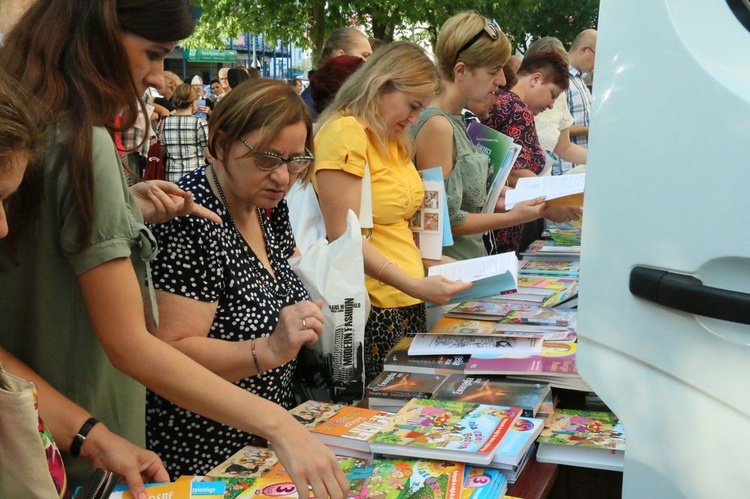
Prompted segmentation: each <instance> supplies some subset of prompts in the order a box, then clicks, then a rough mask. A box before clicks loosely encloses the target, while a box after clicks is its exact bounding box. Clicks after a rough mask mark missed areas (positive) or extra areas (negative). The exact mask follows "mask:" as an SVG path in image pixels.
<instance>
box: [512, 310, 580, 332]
mask: <svg viewBox="0 0 750 499" xmlns="http://www.w3.org/2000/svg"><path fill="white" fill-rule="evenodd" d="M577 317H578V312H576V311H571V310H555V309H550V308H541V307H540V308H530V309H527V310H511V311H510V312H508V314H507V315H506V316H505V317H503V319H502V320H500V324H501V325H504V324H534V325H541V326H569V325H571V324H573V323H575V321H576V318H577ZM499 327H502V326H499Z"/></svg>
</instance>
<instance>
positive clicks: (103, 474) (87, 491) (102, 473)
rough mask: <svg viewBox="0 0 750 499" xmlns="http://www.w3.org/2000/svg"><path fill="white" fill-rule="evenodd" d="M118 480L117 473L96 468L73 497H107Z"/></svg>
mask: <svg viewBox="0 0 750 499" xmlns="http://www.w3.org/2000/svg"><path fill="white" fill-rule="evenodd" d="M119 481H120V476H119V475H117V474H115V473H112V472H111V471H107V470H103V469H101V468H97V469H96V470H94V473H93V474H92V475H91V478H90V479H89V482H88V483H87V484H86V486H85V487H84V488H82V489H81V490H80V491H79V492H78V493H77V494H76V495H75V496H74V499H107V498H108V497H109V496H110V494H111V493H112V489H114V488H115V485H117V482H119Z"/></svg>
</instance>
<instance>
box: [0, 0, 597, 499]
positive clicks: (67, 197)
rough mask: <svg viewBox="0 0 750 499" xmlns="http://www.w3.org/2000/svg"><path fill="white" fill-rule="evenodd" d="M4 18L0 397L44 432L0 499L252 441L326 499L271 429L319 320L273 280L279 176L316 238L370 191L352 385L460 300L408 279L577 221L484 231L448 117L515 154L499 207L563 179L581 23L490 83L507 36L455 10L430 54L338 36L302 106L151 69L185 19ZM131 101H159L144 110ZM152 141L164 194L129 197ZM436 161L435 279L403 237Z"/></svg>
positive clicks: (42, 4)
mask: <svg viewBox="0 0 750 499" xmlns="http://www.w3.org/2000/svg"><path fill="white" fill-rule="evenodd" d="M26 4H28V5H24V8H25V13H23V9H22V12H19V13H18V20H17V22H15V24H14V25H11V26H3V29H4V30H5V33H4V36H3V40H2V46H1V47H0V94H2V99H0V129H2V130H3V133H2V134H0V200H2V201H3V203H2V207H0V237H2V238H3V239H2V242H0V276H1V279H2V285H1V286H0V301H1V302H2V304H3V306H2V307H0V321H2V323H3V327H4V333H3V335H2V339H0V347H1V348H0V362H2V367H0V396H2V395H3V394H6V393H9V392H12V390H13V386H15V385H13V383H12V381H13V380H15V379H26V380H30V381H32V382H33V383H34V384H35V385H36V393H38V414H39V417H40V418H41V420H43V421H44V425H41V424H40V425H39V426H38V428H39V429H45V431H44V432H43V433H44V434H46V435H48V437H49V436H51V438H47V439H46V440H45V439H44V438H42V439H41V441H43V442H45V445H46V446H47V450H46V451H44V450H42V452H44V456H45V458H49V459H47V460H48V462H49V470H47V474H48V475H47V476H46V477H45V479H43V480H29V477H28V470H27V469H24V468H23V467H22V466H23V463H22V460H18V461H17V462H16V463H13V462H7V461H2V466H3V467H4V469H3V470H2V473H1V474H0V475H1V476H0V496H2V497H6V496H7V497H50V496H49V495H45V494H49V490H53V491H55V492H54V493H55V494H56V495H59V496H61V497H62V496H64V494H65V493H66V489H67V491H68V492H69V491H70V485H75V484H81V483H83V482H85V480H86V478H87V476H88V474H90V472H91V467H102V468H106V469H108V470H111V471H114V472H116V473H118V474H120V475H121V476H123V477H124V479H125V480H126V481H127V483H128V484H129V485H130V486H131V488H132V490H133V492H134V493H135V495H136V497H139V499H140V498H141V497H145V489H144V481H154V480H155V481H165V480H168V479H170V478H171V479H176V478H177V477H179V476H181V475H189V474H205V473H206V472H207V471H209V470H210V469H212V468H213V467H215V466H216V465H217V464H219V463H220V462H221V461H223V460H224V459H225V458H226V457H227V456H228V455H230V454H232V453H234V452H236V451H237V450H239V449H240V448H241V447H243V446H244V445H247V444H249V443H253V442H263V443H270V444H271V445H272V446H273V448H274V450H275V452H276V454H277V455H278V457H279V459H280V460H281V462H282V463H283V465H284V466H285V468H286V470H287V471H288V472H289V474H290V476H291V478H292V480H293V481H294V483H295V485H296V487H297V490H298V491H299V494H300V497H306V495H307V493H308V492H307V491H308V490H309V491H310V492H312V493H313V494H314V495H315V497H332V498H341V497H345V495H346V491H347V490H348V485H347V483H346V480H345V478H344V476H343V474H342V472H341V470H340V468H339V466H338V463H337V461H336V458H335V456H334V455H333V454H332V453H331V452H330V451H329V450H328V449H327V448H326V447H325V446H323V445H322V444H320V443H319V442H318V441H317V440H316V439H315V438H313V437H312V436H311V435H310V434H309V433H308V432H307V430H305V429H304V428H303V427H302V426H301V425H300V424H299V423H298V422H297V421H296V420H295V419H294V418H293V417H291V416H290V415H289V413H288V412H287V409H289V408H291V407H293V406H294V405H295V403H296V402H298V401H295V399H294V396H293V384H294V372H295V369H296V365H297V364H296V358H297V355H298V353H299V351H300V349H301V348H303V347H304V346H305V345H311V344H313V343H315V342H316V341H318V339H319V337H320V335H321V333H322V331H323V315H322V313H321V307H322V306H323V303H322V302H320V301H315V302H313V301H311V300H310V298H309V296H308V293H307V291H306V290H305V288H304V286H303V285H302V283H301V281H300V280H299V279H298V278H297V277H296V275H295V274H294V272H293V271H292V270H291V267H290V265H289V263H288V259H289V258H290V257H292V256H294V255H297V254H299V251H298V249H297V247H296V243H295V234H294V233H293V231H292V225H291V223H290V212H289V207H288V206H287V203H286V201H285V196H286V195H287V193H288V192H289V190H290V188H291V187H292V185H293V184H295V183H303V184H304V183H312V185H313V186H314V188H315V190H316V192H317V196H318V200H319V203H320V208H321V212H322V217H323V222H324V225H325V231H326V234H327V237H328V239H329V240H334V239H336V238H337V237H338V236H340V235H341V234H342V233H344V231H345V230H346V218H347V215H346V214H347V212H348V210H350V209H351V210H353V211H355V212H358V211H359V209H360V206H361V202H362V192H363V189H369V190H370V192H371V199H372V201H371V202H372V215H373V228H372V229H371V230H369V231H367V232H366V233H363V235H364V236H366V237H365V238H364V239H363V250H362V251H363V259H364V271H365V274H366V283H365V284H366V287H367V291H368V294H369V296H370V301H371V304H372V307H371V311H370V315H369V318H368V321H367V325H366V329H365V352H364V354H365V358H364V360H365V377H366V380H367V381H368V382H369V381H371V380H372V379H374V378H375V377H376V376H377V375H378V374H379V373H380V371H381V370H382V368H383V362H384V357H385V354H386V353H387V352H388V351H389V350H390V348H391V347H392V346H393V345H394V344H395V343H396V342H397V341H398V340H399V339H400V338H401V337H402V336H403V335H405V334H411V333H416V332H422V331H424V330H425V329H426V309H425V302H432V303H436V304H445V303H448V302H449V301H450V299H451V298H452V297H453V296H455V295H456V294H458V293H460V292H462V291H465V290H466V289H468V288H469V287H470V286H471V284H469V283H463V282H461V281H451V280H449V279H446V278H444V277H439V276H432V277H426V272H425V269H426V267H429V266H430V265H433V264H436V263H442V262H446V261H450V260H452V259H468V258H474V257H478V256H484V255H487V254H490V253H493V252H502V251H518V250H519V249H520V244H521V242H520V241H521V233H522V232H523V231H525V230H532V229H531V228H530V225H529V224H528V223H529V222H534V221H538V220H541V219H544V218H547V219H550V220H553V221H564V220H575V219H577V218H579V217H580V216H581V210H580V209H577V208H551V207H548V206H547V205H546V203H545V201H544V199H543V198H539V199H534V200H530V201H527V202H523V203H518V204H517V206H516V207H515V208H513V209H512V210H510V211H507V212H506V211H505V210H504V209H503V207H502V204H501V203H498V207H497V209H496V211H495V213H489V214H487V213H482V205H483V203H484V199H485V198H486V195H487V188H488V186H487V181H488V177H489V164H488V159H487V156H486V155H484V153H482V152H480V151H478V150H477V148H476V147H475V146H474V145H473V144H472V142H471V140H470V139H469V136H468V134H467V131H466V122H465V118H466V116H469V117H470V119H471V120H479V121H482V122H483V123H485V124H487V125H488V126H491V127H492V128H495V129H496V130H498V131H501V132H503V133H506V134H508V135H509V136H511V137H512V138H513V139H514V140H516V141H517V142H518V143H519V144H521V145H522V146H523V152H522V154H521V156H520V158H519V161H518V162H517V163H516V164H515V165H514V167H513V168H514V172H513V175H511V177H510V179H509V188H512V187H513V185H514V183H515V181H517V179H518V178H520V177H522V176H533V175H539V174H543V172H544V170H545V169H549V168H548V166H549V164H550V163H552V162H554V161H556V160H557V158H558V157H559V158H562V160H569V161H573V162H575V163H585V160H586V151H585V144H583V145H582V144H574V143H573V142H575V139H577V138H585V136H586V134H587V133H588V126H589V121H588V113H589V109H588V108H589V106H590V102H591V100H590V93H587V92H589V90H588V88H587V87H585V85H583V83H582V80H581V85H583V87H580V85H579V81H578V80H579V79H580V78H581V74H582V73H584V72H590V71H591V70H592V69H593V59H594V54H595V43H596V32H595V31H594V30H586V31H584V32H583V33H582V34H581V35H579V37H578V38H577V39H576V40H575V41H574V43H573V45H572V46H571V48H570V50H569V51H568V52H565V50H564V49H563V48H562V44H561V43H560V42H559V40H556V39H554V38H550V37H547V38H543V39H541V40H539V41H537V42H535V44H534V45H532V47H531V48H530V49H529V50H528V51H527V53H526V54H525V55H524V57H523V59H522V60H521V61H520V66H518V67H517V69H510V67H511V65H512V62H513V59H512V57H511V44H510V41H509V40H508V38H507V36H506V35H505V34H504V33H503V31H502V29H501V26H500V25H499V24H498V23H497V22H495V21H492V20H490V19H488V18H485V17H484V16H482V15H480V14H478V13H476V12H462V13H459V14H456V15H455V16H453V17H451V18H450V19H449V20H448V21H447V22H446V23H445V24H444V25H443V26H442V28H441V30H440V32H439V34H438V39H437V45H436V47H435V60H434V61H433V60H432V59H431V57H430V56H429V55H428V53H427V52H426V51H425V50H424V49H423V48H421V47H420V46H418V45H416V44H413V43H410V42H393V43H387V44H382V46H379V47H378V48H376V49H375V48H373V45H371V41H370V40H369V39H368V38H367V37H366V36H365V35H364V34H363V33H362V32H361V31H359V30H356V29H353V28H342V29H340V30H337V31H336V32H334V34H333V35H332V36H331V38H330V39H329V40H328V42H327V43H326V46H325V50H324V52H323V56H322V57H321V60H320V61H319V65H318V68H317V72H316V73H315V75H313V76H311V78H310V85H309V87H308V88H303V87H304V85H302V84H301V82H300V81H292V82H288V83H287V82H284V81H279V80H271V79H264V78H259V77H258V75H254V74H251V73H252V72H251V71H247V70H246V68H238V67H235V68H226V70H221V71H219V74H218V78H217V79H215V80H212V81H211V82H210V90H211V91H210V92H206V90H205V88H204V81H203V79H202V78H201V77H200V76H199V75H195V76H193V77H191V78H190V79H189V80H187V81H185V82H183V80H182V79H180V78H179V77H178V76H177V75H174V74H173V73H172V74H169V73H165V72H164V71H163V62H164V58H165V57H166V56H167V54H169V52H170V51H171V50H172V49H173V48H174V47H175V45H176V44H177V43H178V42H179V41H180V40H182V39H184V38H186V37H187V36H189V35H190V34H191V33H192V32H193V30H194V28H195V21H194V19H193V17H192V14H191V11H190V9H189V6H188V4H187V2H185V1H184V0H160V1H158V2H157V1H155V0H76V1H73V2H56V1H55V0H34V1H30V2H26ZM161 19H170V20H171V22H170V23H169V24H164V23H162V22H160V21H159V20H161ZM94 28H96V29H94ZM378 44H379V43H378ZM379 45H380V44H379ZM151 87H153V88H156V89H158V90H159V92H160V94H161V95H162V96H163V97H162V98H161V100H154V101H151V100H149V102H146V101H145V100H144V95H149V92H148V89H149V88H151ZM579 87H580V88H579ZM11 96H12V98H11ZM568 101H569V103H570V106H567V105H565V104H566V103H567V102H568ZM566 111H567V112H566ZM200 113H202V115H201V114H200ZM581 115H582V116H583V117H582V118H581V117H580V116H581ZM537 122H538V123H544V125H543V128H542V126H540V127H539V130H538V127H537V126H536V123H537ZM542 129H543V130H544V131H542ZM156 135H158V140H159V141H160V142H161V143H162V145H163V146H164V148H165V151H166V158H167V164H168V165H170V166H169V167H168V168H167V175H168V177H167V180H165V181H146V182H138V179H139V175H140V174H141V173H142V171H143V170H142V168H143V163H142V161H141V157H142V156H143V153H144V151H146V152H147V149H148V148H147V147H145V146H146V145H148V144H150V142H151V141H152V140H155V136H156ZM550 155H552V156H553V158H550V159H548V156H550ZM436 166H439V167H441V168H442V171H443V176H444V179H445V185H446V192H447V201H448V208H449V223H450V226H451V230H452V231H453V234H454V236H455V244H454V245H453V246H451V247H446V248H445V251H444V254H445V256H444V258H443V260H441V261H432V260H425V259H423V258H422V256H421V254H420V250H419V248H418V246H417V244H416V243H415V240H414V238H413V236H412V232H411V230H410V227H409V220H410V218H411V217H412V216H413V215H414V213H415V212H416V211H417V210H418V209H419V208H420V207H421V206H422V203H423V199H424V189H423V186H422V181H421V179H420V176H419V170H423V169H427V168H432V167H436ZM563 169H564V167H558V168H557V171H556V172H555V173H561V172H562V170H563ZM128 179H130V181H131V183H132V185H129V181H128ZM32 423H33V425H34V427H35V428H37V423H36V421H33V422H32ZM2 424H5V422H4V420H3V419H2V418H0V425H2ZM0 433H1V434H2V435H3V439H4V440H5V439H8V438H10V439H12V438H13V435H12V434H10V433H8V432H7V429H4V428H0ZM40 447H41V443H40ZM57 448H59V449H60V450H62V451H63V452H62V454H63V457H64V459H63V461H64V468H63V465H62V462H63V461H61V460H60V459H59V458H57V457H56V456H59V453H58V451H57ZM147 449H148V450H147ZM32 451H33V449H32ZM79 457H80V458H82V460H83V461H85V463H82V462H81V459H76V458H79ZM82 464H83V465H82ZM5 467H7V468H8V469H7V470H6V469H5ZM40 484H41V485H40ZM31 485H34V486H35V487H41V488H39V489H37V490H35V491H33V492H30V487H31ZM45 487H46V488H45Z"/></svg>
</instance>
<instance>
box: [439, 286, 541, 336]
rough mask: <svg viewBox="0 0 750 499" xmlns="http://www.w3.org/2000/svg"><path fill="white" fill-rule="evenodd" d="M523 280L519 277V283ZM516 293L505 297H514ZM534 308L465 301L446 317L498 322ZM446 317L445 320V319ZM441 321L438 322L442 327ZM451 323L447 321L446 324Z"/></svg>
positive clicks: (510, 304) (447, 313) (446, 314)
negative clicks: (513, 313) (516, 312)
mask: <svg viewBox="0 0 750 499" xmlns="http://www.w3.org/2000/svg"><path fill="white" fill-rule="evenodd" d="M520 282H521V278H520V277H519V283H520ZM513 294H514V293H510V294H508V295H503V296H512V295H513ZM531 308H533V306H531V305H517V304H513V303H495V302H490V301H481V300H469V301H465V302H463V303H461V304H459V305H458V306H456V307H454V308H452V309H450V310H449V311H448V312H446V313H445V317H447V318H451V317H455V318H461V319H478V320H484V321H488V322H489V321H498V320H500V319H502V318H503V317H505V316H506V315H508V312H510V311H512V310H528V309H531ZM445 317H444V318H445ZM444 318H443V319H444ZM441 322H442V319H441V321H439V322H438V325H440V323H441ZM448 323H450V321H446V324H448Z"/></svg>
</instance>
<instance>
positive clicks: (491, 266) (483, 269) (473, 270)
mask: <svg viewBox="0 0 750 499" xmlns="http://www.w3.org/2000/svg"><path fill="white" fill-rule="evenodd" d="M427 275H430V276H433V275H441V276H443V277H447V278H448V279H450V280H452V281H457V280H461V281H464V282H473V283H474V285H473V286H472V287H471V288H469V289H468V290H466V291H464V292H462V293H459V294H457V295H455V296H454V297H453V298H451V303H461V302H465V301H468V300H473V299H476V298H481V297H484V296H495V295H500V294H503V293H510V292H515V291H516V283H517V281H518V258H517V257H516V254H515V252H513V251H510V252H508V253H501V254H498V255H489V256H483V257H478V258H470V259H468V260H461V261H457V262H451V263H446V264H441V265H433V266H432V267H430V268H429V269H427Z"/></svg>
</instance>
